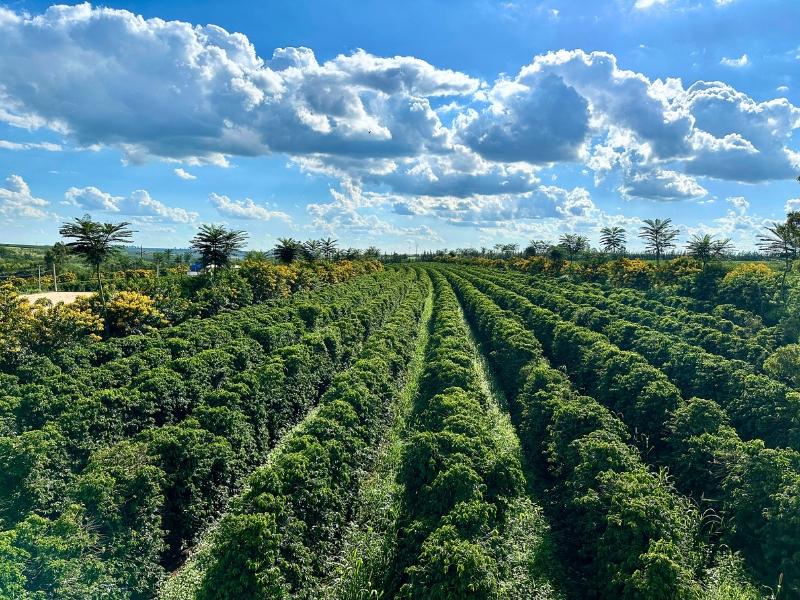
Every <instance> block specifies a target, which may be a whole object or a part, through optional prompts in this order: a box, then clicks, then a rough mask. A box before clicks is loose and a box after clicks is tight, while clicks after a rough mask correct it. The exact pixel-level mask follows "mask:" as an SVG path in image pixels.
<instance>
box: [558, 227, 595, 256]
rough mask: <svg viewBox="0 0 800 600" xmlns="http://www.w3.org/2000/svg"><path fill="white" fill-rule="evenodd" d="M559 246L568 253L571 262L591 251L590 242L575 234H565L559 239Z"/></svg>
mask: <svg viewBox="0 0 800 600" xmlns="http://www.w3.org/2000/svg"><path fill="white" fill-rule="evenodd" d="M558 245H559V246H561V247H562V248H563V249H564V251H565V252H566V253H567V256H568V257H569V259H570V260H572V259H574V258H575V256H576V255H577V254H580V253H581V252H586V251H587V250H588V249H589V240H588V239H586V238H585V237H584V236H582V235H577V234H575V233H565V234H564V235H562V236H561V237H560V238H559V239H558Z"/></svg>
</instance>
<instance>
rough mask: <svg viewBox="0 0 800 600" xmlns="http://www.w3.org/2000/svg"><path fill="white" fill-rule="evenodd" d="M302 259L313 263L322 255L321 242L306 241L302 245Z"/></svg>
mask: <svg viewBox="0 0 800 600" xmlns="http://www.w3.org/2000/svg"><path fill="white" fill-rule="evenodd" d="M302 251H303V257H304V258H305V259H306V260H307V261H309V262H313V261H315V260H317V259H318V258H319V257H320V256H321V255H322V242H320V241H319V240H308V241H307V242H305V243H304V244H302Z"/></svg>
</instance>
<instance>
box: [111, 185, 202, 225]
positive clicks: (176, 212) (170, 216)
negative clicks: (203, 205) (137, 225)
mask: <svg viewBox="0 0 800 600" xmlns="http://www.w3.org/2000/svg"><path fill="white" fill-rule="evenodd" d="M119 212H120V213H122V214H124V215H134V216H139V217H147V218H151V219H155V220H157V221H163V222H167V223H193V222H194V221H196V220H197V217H198V216H199V215H198V213H196V212H194V211H188V210H186V209H184V208H179V207H175V206H167V205H166V204H164V203H163V202H161V201H160V200H156V199H155V198H153V197H151V196H150V193H149V192H147V190H135V191H134V192H132V193H131V195H130V196H128V197H127V198H123V199H122V200H121V201H120V203H119Z"/></svg>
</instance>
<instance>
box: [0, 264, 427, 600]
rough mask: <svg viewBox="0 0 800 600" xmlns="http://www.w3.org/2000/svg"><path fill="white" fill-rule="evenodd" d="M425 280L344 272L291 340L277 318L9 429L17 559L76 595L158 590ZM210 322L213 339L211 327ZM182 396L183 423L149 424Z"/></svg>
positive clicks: (37, 582) (8, 487) (6, 488)
mask: <svg viewBox="0 0 800 600" xmlns="http://www.w3.org/2000/svg"><path fill="white" fill-rule="evenodd" d="M414 280H415V276H414V274H413V271H411V270H405V271H403V272H395V274H394V276H392V277H383V276H381V277H369V278H366V279H364V280H362V281H360V282H352V283H348V284H344V285H343V286H342V287H343V289H342V290H339V291H338V292H336V296H338V297H333V298H332V300H334V301H335V303H334V305H333V306H334V307H335V308H332V307H328V306H325V305H322V304H310V303H302V304H298V305H296V306H295V307H294V308H295V310H296V311H297V312H296V313H294V314H295V316H294V317H293V321H294V322H292V321H289V324H287V327H286V338H285V342H286V343H284V340H282V339H281V335H282V334H281V326H280V325H279V324H278V322H275V323H274V324H273V325H271V326H267V327H266V329H267V330H269V331H272V332H273V333H274V334H275V335H273V336H266V337H261V338H259V339H258V340H257V339H255V338H253V337H247V336H246V335H245V336H243V337H242V338H238V337H233V338H232V339H231V341H229V342H228V343H226V344H225V345H223V346H221V347H218V348H214V349H210V350H205V351H202V352H199V353H198V354H196V355H195V356H192V357H182V358H177V359H173V360H171V361H164V363H163V365H161V366H157V367H155V368H152V369H143V370H142V372H141V373H139V374H137V375H136V376H134V377H133V379H132V380H131V385H130V387H129V388H128V389H121V390H102V391H99V392H98V393H96V394H92V395H91V396H89V397H87V398H80V397H78V398H76V400H75V402H74V408H73V407H70V408H69V409H68V410H66V411H65V412H63V413H62V414H60V415H58V416H57V417H56V419H55V420H54V421H53V422H51V423H47V424H45V425H44V427H43V428H41V429H38V430H30V431H25V432H23V433H21V434H20V435H16V436H9V437H5V438H0V462H1V463H2V466H3V469H2V471H0V478H2V480H1V483H2V485H0V490H2V492H3V502H2V504H0V509H2V518H3V521H4V523H5V524H6V525H5V527H6V528H8V527H9V526H11V525H14V524H15V523H16V524H17V525H16V527H15V528H14V529H11V530H9V531H7V532H5V533H3V534H0V535H2V536H4V537H5V539H7V540H11V541H10V542H9V544H10V546H11V547H13V548H16V550H17V551H20V552H21V554H20V555H19V556H21V557H22V558H19V557H16V558H15V557H14V556H12V557H11V558H10V559H9V560H10V562H11V564H12V565H13V566H12V567H9V568H14V569H16V570H18V571H19V572H20V577H22V580H23V581H24V586H25V588H26V589H28V590H31V591H33V590H47V589H49V588H52V589H53V590H62V589H63V590H64V591H62V592H59V593H61V594H63V597H70V596H69V593H72V592H71V590H73V588H74V589H77V590H80V593H78V596H80V594H81V593H85V594H87V595H88V594H89V592H88V591H87V590H96V589H97V586H106V587H110V588H111V589H115V590H118V591H119V593H120V597H134V598H138V597H142V598H145V597H150V596H151V595H152V590H153V588H154V587H155V586H156V585H157V583H158V581H159V580H160V578H161V577H162V576H163V574H164V572H165V570H170V569H172V568H174V567H175V566H176V565H178V564H179V563H180V562H181V561H182V560H183V555H184V552H185V550H186V549H187V548H188V547H190V546H191V545H193V544H194V543H195V541H196V540H197V538H198V535H199V533H200V532H201V531H202V530H203V529H204V528H205V527H206V526H208V525H209V523H210V522H211V521H213V519H214V518H216V517H217V516H218V515H219V514H220V513H221V512H222V511H223V510H224V509H225V507H226V505H227V501H228V498H229V497H230V496H231V494H233V493H235V492H236V491H237V490H238V489H239V486H240V482H241V480H242V478H243V477H244V476H245V475H246V474H247V473H249V472H251V471H252V469H253V468H254V466H256V465H257V464H260V463H261V462H262V461H263V457H264V456H265V454H266V453H267V452H268V450H269V448H271V447H272V446H273V445H274V442H275V441H276V439H278V437H279V436H280V435H281V433H282V431H284V430H285V429H286V428H287V427H288V426H290V425H291V424H292V423H294V422H296V421H297V420H298V419H300V418H301V417H302V416H303V415H304V414H305V413H306V412H307V410H308V408H309V407H310V406H312V405H313V404H315V403H316V401H317V399H318V398H319V396H320V394H321V393H322V390H324V388H325V387H326V386H327V384H328V382H329V381H330V378H331V377H332V376H333V374H334V373H335V372H337V371H338V370H341V369H342V368H343V367H345V366H346V365H347V364H348V363H349V362H350V360H351V357H352V355H353V354H354V353H355V352H357V351H358V349H359V348H360V346H361V344H362V342H363V341H364V340H365V339H366V338H367V337H368V336H369V335H370V334H371V332H372V331H373V330H374V329H375V328H376V327H378V326H380V325H381V323H382V322H383V320H384V319H385V318H386V316H387V315H388V314H390V313H391V312H392V311H393V309H394V307H395V306H396V305H397V303H398V302H399V299H400V298H402V297H403V296H404V295H405V293H406V291H407V290H408V289H410V288H411V286H412V285H415V284H414ZM348 310H349V314H348V312H347V311H348ZM280 312H281V314H283V315H286V314H291V313H287V312H286V311H284V310H281V311H280ZM332 314H335V315H336V316H335V319H334V320H333V322H329V316H330V315H332ZM325 315H329V316H325ZM242 316H243V318H245V317H244V315H242ZM248 316H250V317H252V314H250V315H248ZM270 318H271V317H270ZM318 320H319V322H318ZM228 322H229V323H231V325H232V323H233V319H232V318H229V319H228ZM251 325H252V322H251ZM211 328H212V329H214V330H216V331H221V330H220V328H215V327H213V325H212V326H211ZM200 329H201V331H200V332H199V335H200V337H201V338H204V337H206V336H207V335H208V328H203V327H201V328H200ZM229 331H231V335H232V336H234V335H238V334H239V333H242V332H244V331H251V332H252V331H256V329H254V328H252V327H250V326H249V325H248V326H247V327H246V328H241V329H240V328H237V327H235V326H233V325H232V327H231V328H230V329H229ZM259 331H262V332H263V330H259ZM295 338H296V341H295ZM261 340H263V341H265V342H266V341H267V340H269V343H265V344H264V345H262V344H261V343H260V341H261ZM199 343H201V344H202V343H203V342H202V341H201V342H199ZM287 343H288V345H287ZM270 348H272V349H273V350H272V351H271V352H269V351H268V349H270ZM145 352H147V351H145ZM138 357H139V355H137V354H134V355H133V356H131V357H129V358H128V359H119V360H121V361H124V362H125V364H126V365H128V364H129V362H130V360H132V359H136V358H138ZM115 362H116V361H112V362H110V363H108V364H107V365H106V366H107V367H108V368H109V369H112V370H113V363H115ZM176 398H182V399H185V401H180V402H179V401H178V400H176ZM175 406H181V407H183V408H181V410H179V411H173V412H172V413H171V414H172V415H173V417H172V418H173V419H175V420H176V421H177V423H173V422H170V423H167V424H164V425H161V426H150V425H151V424H152V423H153V414H154V413H155V412H157V411H159V410H161V411H165V410H170V411H171V410H172V408H173V407H175ZM165 407H167V408H165ZM62 532H63V533H62ZM51 538H52V539H53V542H52V543H50V542H48V541H47V540H48V539H51ZM62 538H65V539H62ZM66 541H68V542H69V544H67V545H66V546H63V547H62V546H60V545H59V544H65V543H66ZM70 544H74V545H75V547H73V546H71V545H70ZM1 554H2V553H0V562H2V557H1ZM20 565H24V566H20ZM98 565H100V566H98ZM76 593H77V592H76ZM54 597H59V596H58V595H56V596H54Z"/></svg>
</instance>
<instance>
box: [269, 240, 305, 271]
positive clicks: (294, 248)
mask: <svg viewBox="0 0 800 600" xmlns="http://www.w3.org/2000/svg"><path fill="white" fill-rule="evenodd" d="M300 246H301V244H300V242H299V241H297V240H296V239H294V238H278V243H277V244H275V247H274V248H273V249H272V256H274V257H275V259H276V260H278V262H282V263H283V264H285V265H290V264H292V263H293V262H294V261H296V260H297V257H298V256H299V255H300Z"/></svg>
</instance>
